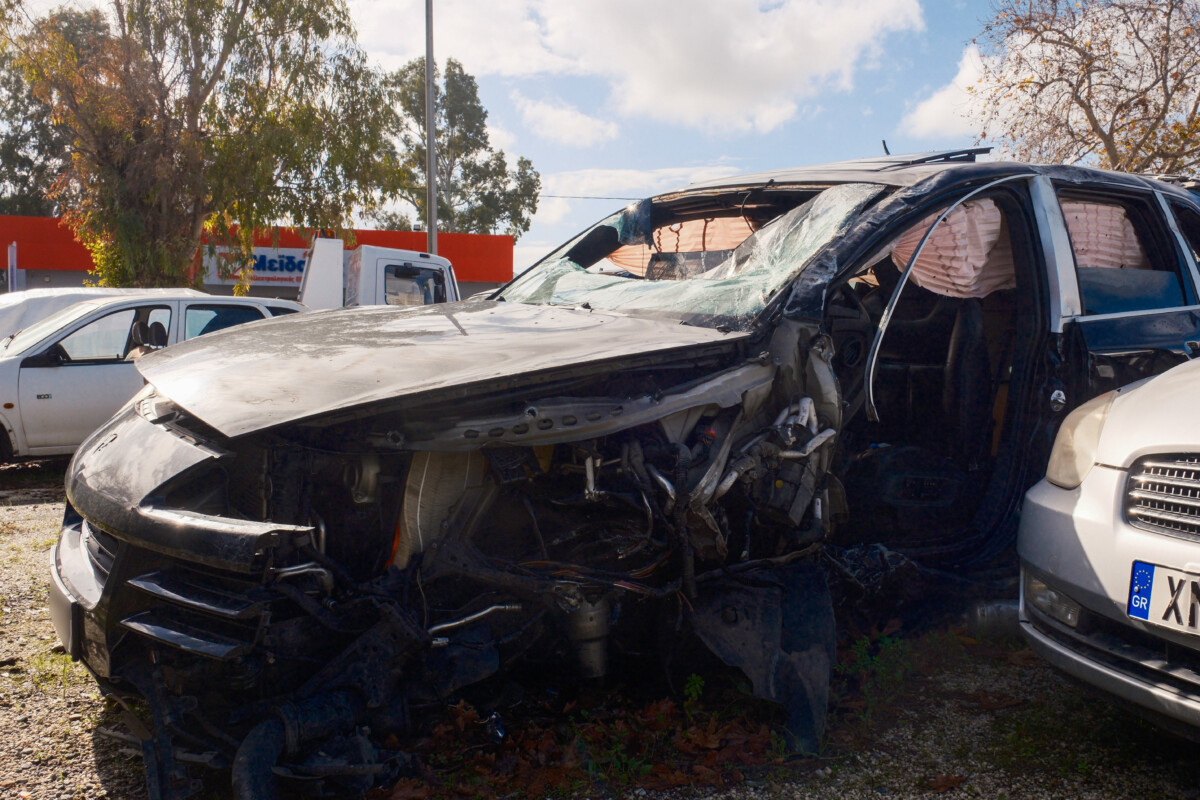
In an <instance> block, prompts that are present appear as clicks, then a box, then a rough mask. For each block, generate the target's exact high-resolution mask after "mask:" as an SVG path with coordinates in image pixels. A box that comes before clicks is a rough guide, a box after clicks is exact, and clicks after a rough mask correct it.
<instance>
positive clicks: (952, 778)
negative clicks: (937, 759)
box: [925, 775, 967, 794]
mask: <svg viewBox="0 0 1200 800" xmlns="http://www.w3.org/2000/svg"><path fill="white" fill-rule="evenodd" d="M966 780H967V778H966V776H964V775H935V776H934V777H932V778H929V779H927V780H926V781H925V786H926V787H927V788H928V789H929V790H930V791H931V792H933V793H934V794H944V793H946V792H948V791H950V790H951V789H953V788H955V787H958V786H961V785H962V784H963V783H964V782H965V781H966Z"/></svg>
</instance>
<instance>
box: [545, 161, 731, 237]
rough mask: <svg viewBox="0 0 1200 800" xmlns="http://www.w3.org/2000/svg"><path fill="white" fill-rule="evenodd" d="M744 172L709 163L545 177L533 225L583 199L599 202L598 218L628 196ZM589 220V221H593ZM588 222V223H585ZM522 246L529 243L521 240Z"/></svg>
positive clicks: (568, 211) (555, 218)
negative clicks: (600, 206)
mask: <svg viewBox="0 0 1200 800" xmlns="http://www.w3.org/2000/svg"><path fill="white" fill-rule="evenodd" d="M738 172H741V170H740V169H738V168H737V167H733V166H730V165H726V164H708V165H702V166H691V167H665V168H662V169H651V170H643V169H580V170H572V171H569V172H556V173H553V174H550V175H543V176H542V196H541V197H540V198H538V210H537V214H535V215H534V218H533V224H534V225H536V226H538V227H539V228H540V229H545V228H548V227H550V226H553V225H556V224H558V223H560V222H563V221H564V220H567V219H568V218H570V216H571V215H572V213H573V212H574V211H575V208H576V206H578V205H579V202H578V201H580V200H584V199H587V201H588V202H591V203H593V205H595V204H600V205H602V206H603V207H602V208H601V209H598V210H597V211H596V213H595V215H594V217H595V219H598V218H599V217H600V216H601V215H602V214H604V213H605V212H607V211H613V210H615V209H617V208H620V207H621V206H622V205H623V204H624V203H626V202H627V201H628V200H629V199H639V198H642V197H647V196H649V195H652V194H656V193H659V192H663V191H665V190H668V189H673V188H675V187H677V186H682V185H685V184H688V183H694V182H696V181H703V180H712V179H714V178H722V177H725V176H726V175H735V174H737V173H738ZM595 219H588V220H587V222H594V221H595ZM585 224H586V223H585ZM522 246H523V247H524V246H526V243H525V242H524V241H522Z"/></svg>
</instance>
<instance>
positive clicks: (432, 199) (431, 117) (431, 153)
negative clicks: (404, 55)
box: [425, 0, 437, 255]
mask: <svg viewBox="0 0 1200 800" xmlns="http://www.w3.org/2000/svg"><path fill="white" fill-rule="evenodd" d="M433 70H434V60H433V0H425V179H426V180H425V183H426V186H425V227H426V229H427V230H428V236H429V247H428V250H429V252H430V253H433V254H434V255H436V254H437V152H436V149H435V148H436V144H435V143H436V141H437V116H436V115H435V113H434V102H433Z"/></svg>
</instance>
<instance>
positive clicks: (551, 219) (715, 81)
mask: <svg viewBox="0 0 1200 800" xmlns="http://www.w3.org/2000/svg"><path fill="white" fill-rule="evenodd" d="M351 8H352V10H353V13H354V15H355V18H356V21H357V23H358V28H359V39H360V42H361V43H362V44H363V46H364V47H365V48H366V49H367V51H368V53H370V55H371V56H372V58H373V59H374V60H375V61H377V62H378V63H379V64H381V65H383V66H386V67H398V66H400V65H401V64H403V63H404V62H406V61H407V60H409V59H411V58H413V57H414V56H418V55H422V54H423V53H424V2H423V0H401V1H400V2H397V1H396V0H351ZM988 11H989V7H988V5H987V4H986V3H982V2H974V3H968V2H962V1H961V0H491V1H490V2H480V1H479V0H434V24H435V33H434V52H435V58H436V59H437V60H438V61H439V63H444V61H445V59H446V58H447V57H453V58H456V59H458V60H459V61H460V62H462V63H463V65H464V66H465V68H466V69H467V71H468V72H470V73H472V74H473V75H475V77H476V78H477V79H478V81H479V88H480V97H481V99H482V101H483V104H484V106H485V107H486V108H487V110H488V113H489V118H488V121H489V126H490V129H491V135H492V141H493V145H494V146H498V147H500V148H502V149H504V150H505V152H506V153H507V154H509V156H510V159H511V160H514V161H515V156H517V155H522V156H526V157H528V158H530V159H531V160H532V161H533V164H534V166H535V167H536V168H537V169H538V171H539V172H540V173H541V175H542V184H543V197H542V199H541V203H540V206H539V211H538V214H537V216H536V217H535V219H534V224H533V227H532V228H531V229H530V231H529V232H528V233H527V234H525V235H524V236H523V237H521V239H520V240H519V241H518V242H517V248H516V253H515V257H514V262H515V263H514V266H515V268H516V269H517V270H520V269H522V268H524V267H525V266H527V265H528V264H529V263H532V261H533V260H535V259H536V258H538V257H540V256H541V255H543V254H544V253H545V252H547V251H548V250H550V249H551V248H553V247H555V246H557V245H558V244H560V243H561V242H562V241H564V240H565V239H567V238H568V237H570V236H571V235H572V234H573V233H575V232H577V231H579V230H580V229H581V228H583V227H584V226H586V225H588V224H590V223H591V222H593V221H595V220H597V219H599V218H601V217H602V216H604V215H606V214H607V213H609V212H611V211H612V210H614V209H616V208H619V207H620V206H622V205H624V203H623V202H622V201H620V200H574V199H566V198H565V197H563V196H578V195H586V196H602V197H641V196H645V195H647V194H651V193H655V192H659V191H664V190H667V189H670V188H673V187H675V186H680V185H683V184H686V183H689V182H691V181H693V180H699V179H702V178H707V177H713V176H716V175H722V174H733V173H738V172H752V171H757V170H763V169H772V168H779V167H787V166H795V165H802V164H813V163H820V162H824V161H834V160H839V159H847V158H855V157H859V156H873V155H879V154H881V153H882V146H881V144H880V140H882V139H886V140H887V142H888V146H889V147H890V148H891V151H892V152H893V153H903V152H913V151H921V150H929V149H935V148H940V147H964V146H970V145H972V144H973V143H974V140H975V136H974V128H972V126H971V125H970V124H968V123H967V122H966V121H965V120H964V119H963V118H962V116H961V107H962V105H963V98H964V97H965V95H963V94H962V91H961V89H959V88H957V86H959V85H961V84H962V83H964V82H968V81H970V80H972V79H973V75H974V74H977V73H975V72H974V71H973V70H976V69H977V67H976V66H975V65H977V63H978V58H977V55H974V50H973V48H972V47H971V46H970V41H971V39H972V37H974V36H975V35H976V34H978V33H979V32H980V30H981V28H982V26H983V22H984V19H985V17H987V16H988ZM555 195H557V197H556V196H555Z"/></svg>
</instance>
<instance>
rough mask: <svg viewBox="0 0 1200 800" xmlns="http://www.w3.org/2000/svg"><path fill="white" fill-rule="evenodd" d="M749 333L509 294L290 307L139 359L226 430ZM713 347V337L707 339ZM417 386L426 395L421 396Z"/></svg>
mask: <svg viewBox="0 0 1200 800" xmlns="http://www.w3.org/2000/svg"><path fill="white" fill-rule="evenodd" d="M746 336H747V334H744V333H721V332H720V331H716V330H712V329H708V328H697V327H692V326H688V325H680V324H678V323H673V322H669V321H659V320H653V319H646V318H641V317H631V316H626V315H623V314H616V313H611V312H604V311H589V310H581V309H575V308H562V307H551V306H532V305H524V304H520V303H504V302H465V303H450V304H442V305H433V306H422V307H419V308H414V309H399V308H389V307H387V306H374V307H367V308H353V309H340V310H336V311H328V312H315V313H310V314H291V315H288V316H286V317H279V318H276V319H271V320H264V321H262V322H254V323H250V324H247V325H240V326H237V327H234V328H229V329H227V330H224V331H220V332H217V333H212V334H209V335H207V336H201V337H198V338H196V339H192V340H190V341H187V342H184V343H182V344H178V345H176V346H174V347H170V348H167V349H166V350H163V351H160V352H157V353H151V354H149V355H147V356H144V357H143V358H141V359H140V360H139V361H138V369H139V370H140V371H141V373H142V375H143V376H145V378H146V380H147V381H149V382H150V383H151V384H153V385H154V386H155V387H156V388H157V389H158V391H159V392H160V393H161V394H163V395H165V396H166V397H168V398H170V399H171V400H173V401H174V402H176V403H178V404H179V405H180V406H181V407H183V408H184V409H185V410H186V411H188V412H189V413H190V414H193V415H195V416H197V417H199V418H200V419H201V420H203V421H204V422H205V423H207V424H208V425H211V426H212V427H214V428H216V429H217V430H219V431H220V432H221V433H223V434H224V435H226V436H230V437H233V436H240V435H242V434H246V433H251V432H253V431H257V430H263V429H265V428H270V427H274V426H277V425H282V424H285V423H290V422H295V421H298V420H302V419H307V418H310V417H316V416H319V415H322V414H326V413H329V412H331V411H338V410H343V409H349V408H353V407H356V406H364V405H368V404H371V403H375V402H378V401H385V400H394V399H401V398H405V397H412V398H413V399H414V401H416V402H427V401H430V400H432V399H433V398H432V397H430V395H431V394H432V393H436V392H437V391H438V390H443V389H448V388H451V387H464V386H470V385H479V386H480V388H481V389H482V388H484V387H485V386H486V384H487V383H488V382H494V381H497V380H504V381H505V384H506V386H507V387H508V388H511V387H512V386H513V385H515V384H518V383H520V381H519V380H512V379H514V378H518V376H523V375H525V376H527V375H531V374H533V373H537V372H542V371H547V370H556V369H561V368H565V367H570V366H572V365H576V364H588V363H589V362H590V363H592V364H594V365H595V366H596V367H597V368H603V365H604V364H605V363H606V362H607V363H609V365H610V368H616V366H617V364H616V363H614V362H619V361H620V360H622V359H627V358H630V357H636V356H645V355H651V354H655V353H664V354H665V353H669V352H670V351H673V350H677V349H680V348H687V349H691V348H696V347H699V348H700V349H724V348H726V347H728V346H729V345H731V344H732V343H733V342H735V341H737V340H738V339H742V338H745V337H746ZM706 346H707V347H706ZM418 396H419V397H418Z"/></svg>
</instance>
